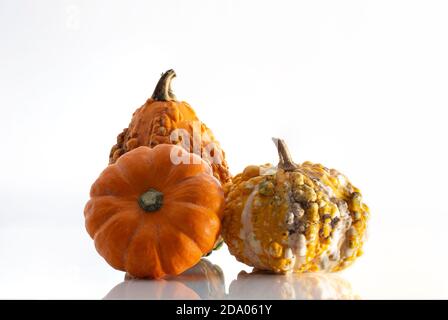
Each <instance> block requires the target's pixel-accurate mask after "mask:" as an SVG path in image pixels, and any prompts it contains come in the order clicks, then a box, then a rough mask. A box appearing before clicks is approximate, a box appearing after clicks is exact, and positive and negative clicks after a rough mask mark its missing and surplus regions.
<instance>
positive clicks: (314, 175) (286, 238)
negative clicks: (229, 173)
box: [222, 141, 369, 273]
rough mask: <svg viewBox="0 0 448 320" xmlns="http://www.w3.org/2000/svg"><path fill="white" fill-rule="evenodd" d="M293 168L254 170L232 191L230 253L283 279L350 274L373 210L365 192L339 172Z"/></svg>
mask: <svg viewBox="0 0 448 320" xmlns="http://www.w3.org/2000/svg"><path fill="white" fill-rule="evenodd" d="M280 142H282V141H280ZM280 142H279V144H280ZM279 150H280V149H279ZM283 157H285V156H283ZM289 164H290V165H289V166H284V165H282V160H281V163H280V164H279V166H278V167H274V166H272V165H269V164H268V165H264V166H249V167H247V168H246V169H245V170H244V171H243V173H241V174H238V175H236V176H235V177H234V179H233V183H232V184H228V185H227V186H226V209H225V212H224V220H223V231H222V235H223V238H224V240H225V242H226V243H227V246H228V248H229V250H230V252H231V253H232V254H233V255H234V256H235V257H236V258H237V259H238V260H239V261H241V262H244V263H246V264H248V265H251V266H254V267H255V268H257V269H260V270H270V271H273V272H277V273H288V272H306V271H330V272H331V271H338V270H341V269H344V268H345V267H347V266H349V265H350V264H351V263H352V262H353V261H354V260H355V259H356V258H357V257H358V256H360V255H361V254H362V246H363V243H364V239H365V233H366V223H367V220H368V216H369V209H368V207H367V205H365V204H364V203H362V197H361V193H360V191H359V190H358V189H357V188H356V187H354V186H353V185H352V184H351V183H350V182H349V181H348V179H347V177H345V176H344V175H343V174H341V173H339V172H338V171H337V170H334V169H328V168H326V167H324V166H322V165H320V164H312V163H311V162H304V163H303V164H302V165H295V164H293V163H289ZM285 168H286V169H285Z"/></svg>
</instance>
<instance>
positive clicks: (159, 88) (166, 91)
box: [151, 69, 176, 101]
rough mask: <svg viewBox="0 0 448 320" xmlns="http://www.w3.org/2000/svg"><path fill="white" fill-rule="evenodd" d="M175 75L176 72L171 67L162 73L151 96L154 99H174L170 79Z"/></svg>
mask: <svg viewBox="0 0 448 320" xmlns="http://www.w3.org/2000/svg"><path fill="white" fill-rule="evenodd" d="M175 77H176V72H174V70H173V69H170V70H168V71H167V72H165V73H162V76H161V77H160V80H159V82H157V85H156V88H155V89H154V93H153V94H152V96H151V98H153V99H154V100H156V101H176V96H175V95H174V93H173V91H172V90H171V81H172V80H173V78H175Z"/></svg>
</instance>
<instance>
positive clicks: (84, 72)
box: [0, 0, 448, 299]
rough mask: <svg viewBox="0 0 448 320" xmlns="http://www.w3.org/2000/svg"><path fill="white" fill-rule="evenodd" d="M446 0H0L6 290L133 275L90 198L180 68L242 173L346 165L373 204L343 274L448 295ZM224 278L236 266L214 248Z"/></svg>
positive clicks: (94, 293) (406, 294)
mask: <svg viewBox="0 0 448 320" xmlns="http://www.w3.org/2000/svg"><path fill="white" fill-rule="evenodd" d="M447 16H448V3H447V2H446V1H409V0H407V1H391V0H388V1H379V0H375V1H359V0H357V1H275V2H274V1H260V0H257V1H224V0H221V1H210V0H207V1H206V0H202V1H197V0H196V1H180V0H177V1H92V0H89V1H87V0H85V1H76V0H64V1H56V0H54V1H47V0H42V1H6V0H1V1H0V88H1V89H0V90H1V91H0V137H1V139H2V140H1V142H2V144H1V157H0V203H1V205H0V298H38V299H41V298H44V299H45V298H89V299H90V298H93V299H97V298H102V297H104V296H105V295H106V294H107V293H108V291H109V290H110V289H111V288H112V287H114V286H115V285H116V284H118V283H119V282H121V281H122V280H123V273H121V272H118V271H115V270H113V269H111V268H110V267H109V266H108V265H107V264H106V263H105V262H104V261H103V260H102V258H101V257H99V256H98V255H97V253H96V251H95V249H94V246H93V243H92V241H91V239H90V238H89V237H88V235H87V233H86V232H85V229H84V218H83V207H84V204H85V202H86V201H87V200H88V191H89V187H90V185H91V183H92V182H93V181H94V180H95V179H96V177H97V175H98V174H99V172H100V171H101V170H102V169H103V168H104V167H105V166H106V165H107V162H108V154H109V150H110V147H111V146H112V145H113V144H114V143H115V139H116V135H117V134H118V133H120V132H121V130H122V129H123V128H124V127H126V126H127V125H128V123H129V121H130V117H131V114H132V112H133V111H134V110H135V109H136V108H137V107H139V106H140V105H141V104H143V103H144V102H145V100H146V99H147V98H148V97H149V96H150V95H151V93H152V90H153V88H154V86H155V83H156V81H157V80H158V77H159V75H160V73H161V72H163V71H165V70H167V69H170V68H174V69H175V70H176V72H177V75H178V77H177V78H176V80H174V90H175V92H176V95H177V97H178V98H179V99H182V100H186V101H188V102H189V103H190V104H191V105H192V106H193V107H194V108H195V109H196V111H197V113H198V115H199V116H200V118H201V119H202V120H203V121H204V122H205V123H206V124H207V125H208V126H209V127H211V128H212V129H213V131H214V133H215V135H216V137H217V138H218V139H219V140H220V142H221V145H222V147H223V148H224V149H225V150H226V153H227V156H228V162H229V165H230V167H231V170H232V173H233V174H236V173H238V172H240V171H241V170H242V169H243V168H244V167H245V166H246V165H248V164H262V163H265V162H273V163H275V162H276V161H277V160H276V152H275V149H274V145H273V144H272V142H271V140H270V139H271V137H272V136H278V137H282V138H284V139H285V140H286V141H287V142H288V143H289V148H290V150H291V151H292V154H293V156H294V158H295V160H296V161H297V162H301V161H304V160H311V161H313V162H321V163H323V164H325V165H326V166H329V167H334V168H337V169H339V170H340V171H342V172H344V173H345V174H347V175H348V176H349V177H350V179H351V180H352V182H353V183H354V184H355V185H356V186H358V187H360V188H361V191H362V192H363V194H364V198H365V200H366V202H367V203H368V204H369V206H370V207H371V212H372V219H371V225H370V235H369V242H368V244H367V245H366V248H365V255H364V256H363V257H362V258H361V259H360V260H359V261H357V263H355V264H354V265H353V267H351V268H350V269H348V270H347V271H345V272H343V273H342V274H341V277H343V278H345V279H347V280H348V281H350V283H351V284H352V286H353V288H354V290H356V291H357V293H358V294H359V295H360V296H361V297H362V298H386V299H388V298H448V276H447V275H446V269H447V267H448V251H447V248H446V247H447V240H446V236H445V232H446V228H447V224H448V207H447V205H446V203H445V202H446V191H447V190H446V188H447V186H446V181H447V178H448V174H447V170H446V168H445V165H446V163H447V161H448V152H447V144H446V138H447V136H448V128H447V123H446V122H447V108H448V93H447V86H448V58H447V57H448V19H447ZM210 260H211V261H213V262H214V263H217V264H218V265H219V266H220V267H221V268H222V269H223V270H224V272H225V276H226V285H227V286H228V285H229V283H231V282H232V280H234V279H235V278H236V275H237V273H238V272H239V271H240V270H250V268H248V267H246V266H244V265H242V264H239V263H237V262H236V260H235V259H234V258H233V257H232V256H230V255H229V254H228V253H227V249H226V248H223V249H222V250H221V251H220V252H219V253H218V254H215V255H213V256H212V257H211V258H210Z"/></svg>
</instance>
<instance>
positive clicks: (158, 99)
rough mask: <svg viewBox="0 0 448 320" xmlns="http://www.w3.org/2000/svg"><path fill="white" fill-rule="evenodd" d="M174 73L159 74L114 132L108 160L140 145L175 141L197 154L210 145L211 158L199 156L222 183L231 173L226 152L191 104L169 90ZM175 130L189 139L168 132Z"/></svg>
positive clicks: (110, 160)
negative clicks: (126, 122)
mask: <svg viewBox="0 0 448 320" xmlns="http://www.w3.org/2000/svg"><path fill="white" fill-rule="evenodd" d="M175 76H176V73H175V72H174V71H173V70H168V71H167V72H165V73H164V74H162V76H161V78H160V80H159V82H158V84H157V86H156V88H155V90H154V93H153V95H152V96H151V98H149V99H148V100H147V101H146V103H145V104H144V105H142V106H141V107H140V108H138V109H137V110H136V111H135V112H134V114H133V115H132V120H131V122H130V124H129V126H128V128H125V129H124V130H123V132H121V133H120V134H119V135H118V136H117V143H116V144H115V145H114V146H113V147H112V149H111V151H110V154H109V163H110V164H112V163H115V162H116V161H117V159H118V158H119V157H121V156H122V155H123V154H125V153H126V152H129V151H131V150H133V149H135V148H137V147H139V146H148V147H155V146H156V145H159V144H177V145H180V146H181V147H183V148H184V149H186V150H187V151H188V152H192V153H199V154H198V155H199V156H203V155H204V154H207V153H208V152H210V150H209V149H212V150H213V153H214V154H213V158H211V159H209V158H207V157H202V158H203V160H204V161H206V162H207V163H208V164H209V165H210V166H211V167H212V170H213V175H214V176H215V177H216V178H217V179H218V180H220V181H221V182H222V183H226V182H228V181H230V173H229V168H228V165H227V162H226V159H225V153H224V151H223V150H222V149H221V147H220V145H219V142H218V141H217V140H216V139H215V137H214V135H213V133H212V131H211V130H210V129H209V128H208V127H207V126H206V125H205V124H204V123H202V122H201V121H200V120H199V118H198V117H197V115H196V113H195V111H194V110H193V108H192V107H191V106H190V105H189V104H188V103H187V102H185V101H177V100H176V97H175V95H174V94H173V92H172V91H171V81H172V79H173V78H174V77H175ZM175 130H179V131H178V132H179V133H182V132H184V133H187V134H188V136H189V137H187V139H189V141H181V139H182V137H180V138H178V139H177V140H172V137H171V134H172V133H173V131H175ZM194 130H196V132H195V131H194ZM194 135H195V136H194ZM199 135H200V137H199ZM199 138H200V141H199ZM193 139H195V142H193ZM197 141H199V142H197ZM195 143H196V144H198V145H197V146H196V145H195ZM205 151H208V152H205Z"/></svg>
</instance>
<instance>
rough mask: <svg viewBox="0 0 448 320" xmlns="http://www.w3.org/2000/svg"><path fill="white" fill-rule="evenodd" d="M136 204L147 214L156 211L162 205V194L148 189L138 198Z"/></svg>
mask: <svg viewBox="0 0 448 320" xmlns="http://www.w3.org/2000/svg"><path fill="white" fill-rule="evenodd" d="M138 204H139V205H140V207H141V208H142V209H143V210H145V211H147V212H153V211H157V210H159V209H160V208H161V207H162V205H163V193H162V192H160V191H157V190H156V189H149V190H148V191H146V192H145V193H144V194H142V195H141V196H140V198H139V199H138Z"/></svg>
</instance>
